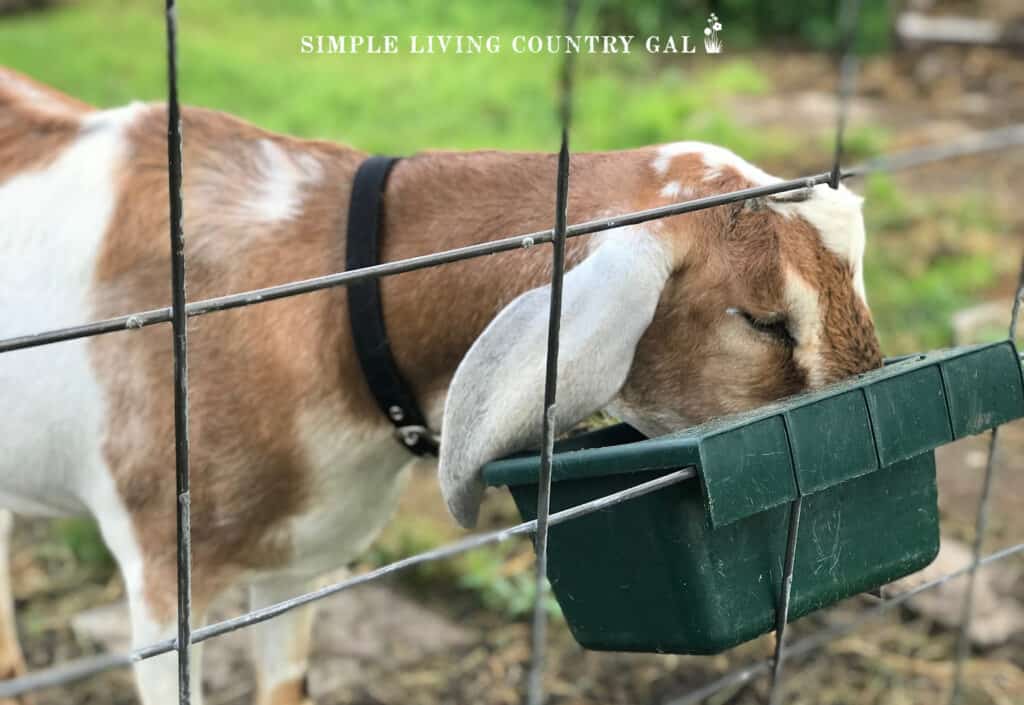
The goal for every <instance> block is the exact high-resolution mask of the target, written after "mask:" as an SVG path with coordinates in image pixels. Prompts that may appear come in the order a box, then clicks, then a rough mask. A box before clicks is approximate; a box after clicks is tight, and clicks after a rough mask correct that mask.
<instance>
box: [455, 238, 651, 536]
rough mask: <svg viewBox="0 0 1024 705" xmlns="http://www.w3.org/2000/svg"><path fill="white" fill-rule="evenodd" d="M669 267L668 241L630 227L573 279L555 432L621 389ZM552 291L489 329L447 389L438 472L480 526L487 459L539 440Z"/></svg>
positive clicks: (514, 308) (523, 302)
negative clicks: (663, 242)
mask: <svg viewBox="0 0 1024 705" xmlns="http://www.w3.org/2000/svg"><path fill="white" fill-rule="evenodd" d="M668 273H669V265H668V260H667V257H666V256H665V254H664V251H663V250H662V248H661V247H660V245H659V244H658V243H657V242H656V241H655V240H653V238H651V237H650V236H649V235H647V234H646V233H644V232H643V231H640V230H636V229H631V230H628V231H625V232H619V233H616V234H615V235H614V236H606V237H605V239H604V241H603V242H602V243H601V244H600V245H599V246H598V247H597V248H596V249H595V250H594V251H593V252H592V253H591V254H590V256H589V257H587V258H586V259H585V260H584V261H583V262H582V263H580V264H579V265H578V266H576V267H575V268H573V269H572V270H571V271H570V272H568V273H567V274H566V275H565V282H564V287H563V306H562V325H561V336H560V339H559V340H560V345H559V347H560V349H559V358H558V388H557V395H558V400H557V402H558V403H557V405H556V414H555V415H556V419H555V423H556V428H557V429H558V430H559V431H561V430H565V429H567V428H568V427H570V426H571V425H572V424H575V423H577V422H579V421H580V420H582V419H584V418H586V417H587V416H589V415H590V414H592V413H594V412H595V411H597V410H599V409H601V408H602V407H604V406H606V405H607V404H608V403H609V402H610V401H611V400H612V399H613V398H614V397H615V396H616V395H617V394H618V392H619V390H620V389H621V387H622V385H623V383H624V382H625V380H626V375H627V374H628V372H629V368H630V366H631V365H632V363H633V354H634V352H635V349H636V345H637V342H638V341H639V340H640V336H641V335H643V333H644V331H645V330H646V329H647V326H648V325H649V324H650V322H651V319H652V318H653V317H654V310H655V308H656V306H657V304H658V299H659V297H660V296H661V290H662V288H663V287H664V285H665V281H666V280H667V278H668ZM550 302H551V287H550V285H547V286H543V287H540V288H538V289H533V290H531V291H528V292H526V293H525V294H522V295H521V296H519V297H518V298H516V299H515V300H514V301H512V303H510V304H509V305H508V306H506V307H505V308H504V310H502V311H501V312H500V313H499V314H498V316H497V317H496V318H495V319H494V320H493V321H492V322H491V324H490V325H489V326H488V327H487V328H486V329H485V330H484V332H483V333H481V335H480V337H479V338H477V340H476V342H475V343H474V344H473V346H472V347H471V348H470V350H469V352H468V353H466V356H465V358H463V360H462V363H461V364H460V365H459V367H458V369H457V370H456V372H455V376H454V378H453V379H452V383H451V386H450V388H449V390H448V398H447V401H446V403H445V410H444V421H443V425H442V427H441V429H442V436H441V449H440V456H441V457H440V464H439V468H438V473H439V477H440V482H441V491H442V493H443V494H444V497H445V501H446V502H447V504H448V509H449V510H450V511H451V513H452V515H453V516H454V517H455V519H456V520H457V521H458V522H459V523H460V524H462V525H463V526H465V527H472V526H474V525H475V524H476V519H477V514H478V512H479V509H480V502H481V500H482V497H483V491H484V485H483V481H482V478H481V477H480V468H481V467H483V465H484V464H486V463H487V462H489V461H491V460H494V459H496V458H499V457H501V456H503V455H506V454H508V453H511V452H513V451H516V450H521V449H523V448H527V447H530V446H531V445H532V444H536V443H538V442H539V441H540V437H541V427H542V423H541V416H542V414H543V399H544V378H545V371H546V370H545V363H546V353H547V333H548V316H549V307H550Z"/></svg>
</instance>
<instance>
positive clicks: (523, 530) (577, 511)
mask: <svg viewBox="0 0 1024 705" xmlns="http://www.w3.org/2000/svg"><path fill="white" fill-rule="evenodd" d="M696 477H697V471H696V469H695V468H694V467H692V466H688V467H685V468H681V469H679V470H674V471H672V472H669V473H667V474H665V475H662V476H661V477H658V478H655V479H653V480H650V481H648V482H644V483H641V484H639V485H635V486H633V487H629V488H627V489H624V490H621V491H619V492H615V493H613V494H609V495H606V496H604V497H598V498H597V499H594V500H591V501H589V502H584V503H583V504H578V505H576V506H574V507H569V508H567V509H562V510H560V511H557V512H554V513H552V514H551V515H550V516H549V517H548V525H549V526H558V525H559V524H563V523H565V522H567V521H571V520H573V519H578V518H579V517H583V516H586V515H588V514H592V513H594V512H598V511H601V510H603V509H608V508H610V507H614V506H615V505H617V504H621V503H622V502H626V501H629V500H631V499H636V498H638V497H643V496H644V495H647V494H650V493H651V492H657V491H658V490H661V489H664V488H666V487H670V486H672V485H675V484H677V483H679V482H683V481H684V480H692V479H694V478H696ZM536 530H537V520H536V519H534V520H532V521H524V522H522V523H520V524H516V525H515V526H511V527H509V528H506V529H498V530H496V531H489V532H485V533H481V534H474V535H472V536H468V537H466V538H464V539H461V540H459V541H455V542H453V543H450V544H445V545H444V546H439V547H438V548H434V549H431V550H429V551H424V552H422V553H418V554H416V555H414V556H409V557H408V558H403V559H401V560H398V561H395V562H393V563H388V564H387V565H384V566H381V567H379V568H376V569H374V570H370V571H367V572H366V573H362V574H360V575H357V576H354V577H352V578H348V579H346V580H343V581H340V582H337V583H334V584H332V585H328V586H326V587H323V588H320V589H319V590H314V591H312V592H308V593H305V594H302V595H298V596H296V597H293V598H290V599H288V600H284V601H282V602H278V603H275V604H273V605H269V606H267V607H264V608H262V609H258V610H254V611H252V612H247V613H245V614H243V615H240V616H238V617H233V618H231V619H226V620H224V621H221V622H216V623H214V624H210V625H207V626H205V627H201V628H199V629H196V630H194V631H193V632H192V643H193V644H198V643H200V642H203V641H206V640H207V639H213V638H214V637H218V636H221V635H223V634H227V633H229V632H233V631H237V630H239V629H243V628H245V627H250V626H252V625H254V624H259V623H260V622H265V621H267V620H269V619H273V618H274V617H277V616H280V615H282V614H284V613H285V612H290V611H291V610H294V609H297V608H299V607H302V606H304V605H308V604H310V603H312V602H317V601H319V600H322V599H324V598H326V597H330V596H332V595H336V594H338V593H340V592H344V591H345V590H350V589H352V588H354V587H358V586H360V585H364V584H366V583H369V582H373V581H374V580H378V579H380V578H383V577H385V576H388V575H391V574H393V573H397V572H399V571H402V570H406V569H408V568H412V567H413V566H417V565H422V564H424V563H429V562H431V561H437V560H443V559H446V558H452V557H454V556H457V555H460V554H462V553H466V552H467V551H472V550H474V549H477V548H481V547H483V546H487V545H490V544H496V543H501V542H503V541H507V540H508V539H510V538H513V537H515V536H525V535H528V534H532V533H534V532H536ZM175 645H176V640H175V639H165V640H163V641H159V642H156V643H154V644H150V645H149V646H145V647H142V648H139V649H136V650H134V651H131V652H128V653H123V654H111V655H107V656H98V657H94V658H86V659H82V660H80V661H74V662H71V663H68V664H64V665H61V666H56V667H53V668H48V669H43V670H39V671H36V672H34V673H30V674H29V675H26V676H22V677H20V678H15V679H13V680H7V681H0V698H13V697H15V696H18V695H22V694H24V693H28V692H31V691H34V690H39V689H40V688H50V687H54V686H60V685H66V684H68V683H72V682H74V681H78V680H82V679H83V678H88V677H89V676H94V675H96V674H98V673H102V672H103V671H107V670H110V669H112V668H117V667H119V666H128V665H130V664H133V663H136V662H138V661H144V660H146V659H149V658H153V657H154V656H159V655H161V654H166V653H168V652H170V651H173V650H174V649H175Z"/></svg>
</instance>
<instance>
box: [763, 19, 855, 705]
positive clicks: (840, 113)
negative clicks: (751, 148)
mask: <svg viewBox="0 0 1024 705" xmlns="http://www.w3.org/2000/svg"><path fill="white" fill-rule="evenodd" d="M859 14H860V0H842V2H841V3H840V5H839V15H838V23H837V24H838V42H837V51H838V56H839V86H838V89H837V91H836V96H837V98H836V129H835V149H834V152H833V156H832V171H831V175H830V179H829V186H831V187H832V188H833V189H838V188H839V182H840V179H841V178H842V160H843V138H844V136H845V133H846V125H847V122H848V115H849V111H850V100H851V99H852V97H853V92H854V85H855V81H856V76H857V52H856V47H855V43H856V40H857V27H858V21H857V20H858V16H859ZM802 506H803V497H802V496H801V495H800V491H799V488H798V489H797V497H796V499H795V500H794V501H793V503H792V504H791V505H790V508H789V525H788V528H787V533H786V553H785V556H784V558H783V568H782V581H781V585H780V590H779V599H778V607H777V608H776V613H775V650H774V655H773V658H772V671H771V675H772V679H771V686H770V688H769V692H768V703H769V705H776V704H777V703H779V702H781V700H780V698H781V697H782V680H783V673H784V671H783V663H784V662H785V658H786V625H787V624H788V623H789V608H790V602H791V599H792V596H793V570H794V568H795V566H796V550H797V537H798V536H799V534H800V512H801V509H802Z"/></svg>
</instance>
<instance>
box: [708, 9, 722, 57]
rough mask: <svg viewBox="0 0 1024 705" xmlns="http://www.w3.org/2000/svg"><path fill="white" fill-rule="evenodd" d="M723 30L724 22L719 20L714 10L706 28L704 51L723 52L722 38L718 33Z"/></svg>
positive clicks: (711, 52)
mask: <svg viewBox="0 0 1024 705" xmlns="http://www.w3.org/2000/svg"><path fill="white" fill-rule="evenodd" d="M721 31H722V23H721V22H719V21H718V15H716V14H715V13H714V12H712V13H711V15H710V16H709V17H708V26H707V27H705V28H704V51H706V52H707V53H708V54H721V53H722V46H723V45H722V40H721V39H719V38H718V33H719V32H721Z"/></svg>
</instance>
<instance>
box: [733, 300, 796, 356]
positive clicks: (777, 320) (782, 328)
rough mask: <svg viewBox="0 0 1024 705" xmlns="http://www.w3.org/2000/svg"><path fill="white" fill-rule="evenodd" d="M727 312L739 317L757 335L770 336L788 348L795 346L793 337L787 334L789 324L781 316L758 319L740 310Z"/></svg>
mask: <svg viewBox="0 0 1024 705" xmlns="http://www.w3.org/2000/svg"><path fill="white" fill-rule="evenodd" d="M729 312H730V313H734V314H736V315H738V316H740V317H741V318H742V319H743V320H744V321H746V323H747V325H748V326H750V327H751V328H753V329H754V330H755V331H757V332H758V333H763V334H765V335H770V336H771V337H773V338H775V339H776V340H778V341H779V342H781V343H784V344H785V345H788V346H789V347H795V346H796V339H795V338H794V337H793V334H792V333H790V332H789V322H788V321H787V320H786V317H785V316H783V315H782V314H776V315H772V316H769V317H758V316H755V315H753V314H752V313H750V312H749V311H744V310H742V309H729Z"/></svg>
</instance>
